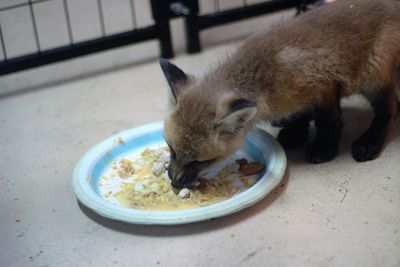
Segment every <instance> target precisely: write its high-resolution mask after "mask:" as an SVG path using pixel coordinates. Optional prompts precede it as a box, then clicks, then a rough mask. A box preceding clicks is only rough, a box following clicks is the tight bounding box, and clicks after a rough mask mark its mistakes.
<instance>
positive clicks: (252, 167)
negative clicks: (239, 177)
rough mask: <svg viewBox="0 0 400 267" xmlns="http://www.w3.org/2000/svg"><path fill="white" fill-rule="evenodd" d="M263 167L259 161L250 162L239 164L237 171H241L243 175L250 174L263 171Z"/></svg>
mask: <svg viewBox="0 0 400 267" xmlns="http://www.w3.org/2000/svg"><path fill="white" fill-rule="evenodd" d="M264 168H265V165H263V164H261V163H259V162H250V163H247V164H245V165H241V166H240V168H239V171H241V172H242V173H243V175H244V176H250V175H254V174H257V173H259V172H261V171H263V170H264Z"/></svg>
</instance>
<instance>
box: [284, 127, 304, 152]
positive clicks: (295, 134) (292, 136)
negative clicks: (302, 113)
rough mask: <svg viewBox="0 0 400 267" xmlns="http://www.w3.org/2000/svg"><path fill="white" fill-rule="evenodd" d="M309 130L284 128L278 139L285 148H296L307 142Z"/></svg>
mask: <svg viewBox="0 0 400 267" xmlns="http://www.w3.org/2000/svg"><path fill="white" fill-rule="evenodd" d="M307 137H308V130H304V129H302V130H297V131H296V129H291V128H283V129H282V130H280V132H279V134H278V141H279V143H280V144H281V145H282V146H283V148H285V149H295V148H298V147H300V146H302V145H304V144H305V142H306V140H307Z"/></svg>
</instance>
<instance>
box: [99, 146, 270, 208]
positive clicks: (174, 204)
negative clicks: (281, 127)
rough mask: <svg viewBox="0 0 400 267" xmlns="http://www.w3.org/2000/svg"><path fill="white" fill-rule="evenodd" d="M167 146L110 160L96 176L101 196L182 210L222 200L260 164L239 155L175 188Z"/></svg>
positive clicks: (124, 202)
mask: <svg viewBox="0 0 400 267" xmlns="http://www.w3.org/2000/svg"><path fill="white" fill-rule="evenodd" d="M169 158H170V152H169V149H168V147H166V146H165V147H164V146H159V147H156V148H146V149H144V150H143V151H142V153H141V154H140V155H139V156H136V157H124V158H122V159H120V160H116V161H113V162H112V164H111V168H109V170H108V171H107V173H106V174H105V175H104V176H103V177H102V178H101V179H100V181H99V187H100V191H101V193H102V192H103V193H102V196H103V198H104V199H107V200H108V201H111V202H113V203H115V204H117V205H121V206H123V207H127V208H134V209H142V210H182V209H192V208H199V207H203V206H206V205H210V204H213V203H217V202H220V201H223V200H226V199H228V198H230V197H232V196H234V195H235V194H237V193H239V192H242V191H244V190H246V189H247V188H248V187H250V186H252V185H253V184H254V183H255V182H256V180H257V177H256V175H255V174H257V173H258V172H261V171H262V170H263V169H264V165H262V164H260V163H256V162H250V163H249V162H248V161H247V160H246V159H240V160H238V161H236V163H234V162H232V163H231V164H227V165H226V166H224V167H221V168H220V169H219V170H218V171H217V172H216V173H215V174H213V175H212V176H211V177H207V178H205V177H200V178H198V179H197V180H196V181H195V182H193V183H192V184H191V185H190V186H188V187H187V188H183V189H181V190H180V191H179V192H175V190H174V188H173V187H172V186H171V180H170V179H169V177H168V172H167V169H168V165H169Z"/></svg>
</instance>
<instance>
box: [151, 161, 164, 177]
mask: <svg viewBox="0 0 400 267" xmlns="http://www.w3.org/2000/svg"><path fill="white" fill-rule="evenodd" d="M164 171H165V169H164V164H163V163H161V162H156V163H154V164H153V167H152V168H151V172H152V173H153V174H154V175H155V176H159V175H160V174H161V173H163V172H164Z"/></svg>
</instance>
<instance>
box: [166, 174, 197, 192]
mask: <svg viewBox="0 0 400 267" xmlns="http://www.w3.org/2000/svg"><path fill="white" fill-rule="evenodd" d="M196 178H197V174H195V175H193V174H192V175H183V176H182V177H181V178H180V179H178V180H176V179H173V180H171V185H172V187H173V188H175V189H178V190H180V189H182V188H184V187H188V186H190V184H192V183H193V182H194V181H195V180H196Z"/></svg>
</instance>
